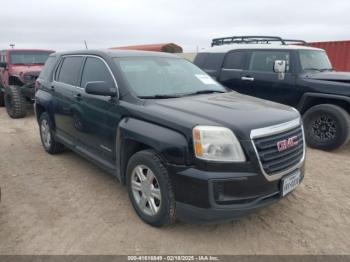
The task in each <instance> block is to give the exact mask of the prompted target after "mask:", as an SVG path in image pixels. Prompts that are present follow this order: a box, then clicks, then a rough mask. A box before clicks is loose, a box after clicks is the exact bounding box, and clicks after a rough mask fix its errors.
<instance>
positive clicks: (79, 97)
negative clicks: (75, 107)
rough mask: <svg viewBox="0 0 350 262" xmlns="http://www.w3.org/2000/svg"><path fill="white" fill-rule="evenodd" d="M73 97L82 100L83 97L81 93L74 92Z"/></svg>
mask: <svg viewBox="0 0 350 262" xmlns="http://www.w3.org/2000/svg"><path fill="white" fill-rule="evenodd" d="M74 97H75V99H76V100H82V99H83V97H82V96H81V94H76V95H74Z"/></svg>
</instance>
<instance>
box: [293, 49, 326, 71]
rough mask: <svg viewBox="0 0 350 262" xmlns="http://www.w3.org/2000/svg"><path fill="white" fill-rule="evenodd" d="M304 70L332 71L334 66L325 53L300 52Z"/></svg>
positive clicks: (317, 51) (313, 51) (314, 51)
mask: <svg viewBox="0 0 350 262" xmlns="http://www.w3.org/2000/svg"><path fill="white" fill-rule="evenodd" d="M299 57H300V62H301V66H302V68H303V70H318V71H323V70H332V64H331V62H330V61H329V59H328V56H327V54H326V52H325V51H321V50H320V51H319V50H299Z"/></svg>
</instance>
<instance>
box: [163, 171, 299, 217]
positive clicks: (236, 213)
mask: <svg viewBox="0 0 350 262" xmlns="http://www.w3.org/2000/svg"><path fill="white" fill-rule="evenodd" d="M169 171H170V172H169V173H170V174H171V180H172V184H173V190H174V194H175V200H176V214H177V217H178V218H179V219H180V220H182V221H184V222H187V223H215V222H224V221H230V220H234V219H237V218H239V217H241V216H243V215H246V214H248V213H250V212H252V211H254V210H257V209H259V208H261V207H264V206H266V205H269V204H272V203H275V202H277V201H278V200H280V199H282V198H283V197H284V196H285V195H287V194H288V193H289V192H291V191H293V190H294V188H295V187H296V186H297V185H298V184H299V183H301V182H302V180H303V178H304V164H302V165H301V166H300V167H299V168H297V169H295V170H293V171H292V172H291V173H288V174H286V175H284V176H283V177H281V178H279V179H276V180H274V181H268V180H267V179H266V178H265V176H264V175H263V174H261V173H260V172H256V173H254V172H252V173H239V172H234V173H230V172H222V173H220V172H212V171H211V172H209V171H202V170H198V169H195V168H187V169H182V168H180V167H174V166H169ZM293 179H294V180H293ZM290 180H291V181H290ZM285 181H287V182H289V184H286V182H285Z"/></svg>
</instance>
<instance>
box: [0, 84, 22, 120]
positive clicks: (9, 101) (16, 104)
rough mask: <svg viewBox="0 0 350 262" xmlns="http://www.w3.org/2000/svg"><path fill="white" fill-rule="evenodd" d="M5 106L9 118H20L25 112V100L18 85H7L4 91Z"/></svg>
mask: <svg viewBox="0 0 350 262" xmlns="http://www.w3.org/2000/svg"><path fill="white" fill-rule="evenodd" d="M5 106H6V111H7V113H8V115H9V116H10V117H11V118H22V117H25V116H26V114H27V101H26V99H25V97H24V96H23V95H22V92H21V89H20V87H19V86H9V87H7V88H6V91H5Z"/></svg>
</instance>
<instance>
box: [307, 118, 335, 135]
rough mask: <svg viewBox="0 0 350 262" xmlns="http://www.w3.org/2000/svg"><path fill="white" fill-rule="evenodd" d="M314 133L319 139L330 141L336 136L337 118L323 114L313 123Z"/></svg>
mask: <svg viewBox="0 0 350 262" xmlns="http://www.w3.org/2000/svg"><path fill="white" fill-rule="evenodd" d="M312 133H313V135H314V136H315V137H316V138H317V139H318V140H319V141H329V140H333V139H335V137H336V133H337V128H336V123H335V120H334V119H333V118H331V117H329V116H328V115H321V116H319V117H318V118H316V119H315V120H314V122H313V123H312Z"/></svg>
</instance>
